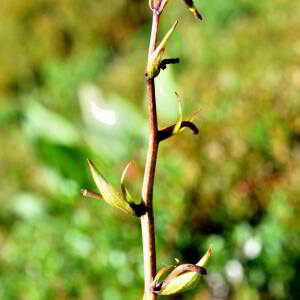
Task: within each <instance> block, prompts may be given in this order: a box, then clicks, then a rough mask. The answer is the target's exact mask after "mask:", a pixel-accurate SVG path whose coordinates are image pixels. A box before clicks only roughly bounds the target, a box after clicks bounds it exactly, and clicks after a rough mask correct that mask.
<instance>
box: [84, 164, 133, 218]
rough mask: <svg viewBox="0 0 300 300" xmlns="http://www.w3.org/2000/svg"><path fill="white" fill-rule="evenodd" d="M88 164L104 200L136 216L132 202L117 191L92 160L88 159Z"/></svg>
mask: <svg viewBox="0 0 300 300" xmlns="http://www.w3.org/2000/svg"><path fill="white" fill-rule="evenodd" d="M88 164H89V168H90V170H91V172H92V176H93V179H94V182H95V184H96V186H97V188H98V190H99V192H100V194H101V196H102V197H103V200H104V201H106V202H107V203H108V204H110V205H112V206H114V207H117V208H118V209H120V210H122V211H123V212H124V213H126V214H128V215H130V216H135V212H134V210H133V209H132V207H131V206H130V204H129V203H128V202H127V201H126V200H125V199H124V197H123V196H122V194H120V193H119V192H117V191H116V190H115V188H114V187H113V186H112V185H110V184H109V183H108V182H107V181H106V180H105V178H104V177H103V176H102V174H101V173H100V172H99V171H98V170H97V169H96V168H95V166H94V165H93V163H92V161H90V160H88Z"/></svg>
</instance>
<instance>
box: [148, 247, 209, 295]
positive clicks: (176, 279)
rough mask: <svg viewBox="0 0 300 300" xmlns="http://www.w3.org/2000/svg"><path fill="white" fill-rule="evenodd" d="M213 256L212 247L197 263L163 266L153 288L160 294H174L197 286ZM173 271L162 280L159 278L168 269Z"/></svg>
mask: <svg viewBox="0 0 300 300" xmlns="http://www.w3.org/2000/svg"><path fill="white" fill-rule="evenodd" d="M210 256H211V249H208V251H207V252H206V254H205V255H204V256H203V257H202V258H201V259H200V261H199V262H198V263H197V264H196V265H192V264H184V265H172V266H167V267H165V268H163V269H162V270H161V271H160V272H158V273H157V275H156V277H155V279H154V281H153V283H152V290H153V292H154V293H157V294H159V295H173V294H178V293H182V292H185V291H188V290H191V289H193V288H195V287H196V286H197V284H198V283H199V281H200V279H201V277H202V275H205V274H206V270H205V269H204V266H205V265H206V264H207V261H208V259H209V257H210ZM171 269H173V271H172V272H171V273H170V274H169V275H168V276H167V277H166V279H165V280H164V281H162V282H159V279H160V278H161V277H162V276H163V275H164V274H165V273H166V272H168V271H170V270H171Z"/></svg>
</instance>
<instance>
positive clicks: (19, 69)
mask: <svg viewBox="0 0 300 300" xmlns="http://www.w3.org/2000/svg"><path fill="white" fill-rule="evenodd" d="M195 4H196V5H197V6H198V7H199V8H200V10H201V11H202V13H203V16H204V21H203V22H197V21H195V20H194V19H193V18H192V17H191V15H190V14H189V12H188V11H187V9H186V8H185V6H184V3H183V1H170V4H169V6H168V9H167V13H166V14H165V15H164V16H163V17H162V32H166V30H167V29H168V28H169V27H170V25H171V24H172V23H173V21H174V20H175V19H179V26H178V28H177V30H176V32H175V34H174V36H173V37H172V41H171V42H170V43H169V48H168V54H169V56H173V57H174V56H178V55H179V56H180V58H181V63H180V64H179V65H175V66H172V67H169V68H168V69H167V70H166V71H164V72H163V73H162V75H161V76H160V77H159V79H158V89H157V96H158V115H159V122H160V125H161V126H164V125H169V124H170V123H171V122H172V123H173V122H175V121H176V120H177V118H178V116H177V100H176V97H175V96H174V91H177V92H178V93H179V94H180V95H181V97H182V98H183V99H184V100H183V111H184V115H185V116H186V117H188V116H190V115H191V114H192V112H193V111H195V110H197V109H200V110H201V113H200V115H199V117H198V121H197V122H198V126H199V128H200V133H199V135H198V136H196V137H194V136H192V135H191V134H190V132H188V131H185V132H184V133H183V134H181V135H180V136H176V137H174V138H172V139H170V140H168V141H167V142H165V143H162V145H161V147H160V150H159V160H158V166H157V173H156V185H155V195H154V199H155V201H154V204H155V210H156V230H157V255H158V268H161V267H162V266H164V265H166V264H169V263H172V262H174V258H175V257H176V258H179V259H180V260H181V261H182V262H190V263H195V262H196V261H197V260H198V258H199V257H200V256H201V255H202V254H203V253H204V251H205V250H206V249H207V247H208V246H211V247H212V249H213V258H212V260H211V263H210V265H209V267H208V269H209V275H208V276H207V277H206V282H203V284H202V286H201V287H199V288H198V289H196V290H195V291H192V292H190V293H188V294H185V295H184V296H180V295H179V296H176V297H173V298H172V297H170V298H169V299H183V298H184V299H193V300H202V299H239V300H243V299H245V300H246V299H251V300H253V299H298V298H299V294H300V287H299V278H300V274H299V273H300V271H299V270H300V254H299V253H300V218H299V217H300V210H299V207H300V40H299V36H300V19H299V16H300V2H299V1H284V0H272V1H268V0H256V1H253V0H227V1H223V0H213V1H204V0H198V1H197V0H195ZM150 16H151V15H150V11H149V10H148V1H146V0H114V1H108V0H101V1H99V0H98V1H97V0H84V1H83V0H76V1H71V0H52V1H50V0H26V1H19V0H1V9H0V40H1V47H0V65H1V71H0V145H1V150H0V186H1V189H0V207H1V209H0V298H1V299H7V300H13V299H22V300H37V299H38V300H40V299H41V300H42V299H43V300H44V299H47V300H48V299H55V300H62V299H85V300H93V299H103V300H111V299H114V300H121V299H141V297H142V293H143V265H142V263H143V259H142V244H141V234H140V225H139V222H138V220H135V219H130V218H127V217H126V216H123V215H122V214H119V212H118V211H116V210H114V209H113V208H111V207H109V206H107V205H106V204H105V203H104V202H103V203H102V202H98V201H96V200H89V199H86V198H83V197H81V196H80V194H79V190H80V188H82V187H87V188H90V189H95V186H94V185H93V183H92V178H91V175H90V174H89V171H88V167H87V163H86V158H87V157H89V158H91V159H93V160H94V161H95V164H96V165H97V167H98V168H99V169H100V170H102V172H103V174H105V176H106V177H107V178H109V179H110V180H111V181H113V182H114V183H115V184H118V183H119V178H120V175H121V173H122V170H123V168H124V166H125V165H126V164H127V162H128V161H129V160H131V159H134V160H135V162H136V165H135V167H133V168H131V170H130V172H129V176H128V177H127V182H128V184H129V185H130V189H131V190H132V191H133V193H134V194H135V196H136V198H137V200H138V199H139V191H140V190H141V181H142V175H143V166H144V162H145V151H146V144H147V111H146V101H145V90H144V78H143V73H144V68H145V64H146V57H147V48H148V38H149V33H150V24H151V20H150V19H151V17H150Z"/></svg>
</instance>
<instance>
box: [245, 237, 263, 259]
mask: <svg viewBox="0 0 300 300" xmlns="http://www.w3.org/2000/svg"><path fill="white" fill-rule="evenodd" d="M261 248H262V245H261V243H260V241H258V240H257V239H256V238H250V239H248V240H247V241H246V243H245V244H244V254H245V256H246V257H248V258H250V259H255V258H256V257H257V256H259V254H260V252H261Z"/></svg>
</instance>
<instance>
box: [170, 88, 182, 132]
mask: <svg viewBox="0 0 300 300" xmlns="http://www.w3.org/2000/svg"><path fill="white" fill-rule="evenodd" d="M175 95H176V96H177V99H178V111H179V121H178V122H177V123H176V125H175V127H174V129H173V133H172V134H173V135H174V134H176V133H178V132H180V131H181V130H180V127H181V123H182V108H181V100H180V98H179V95H178V94H177V93H176V92H175Z"/></svg>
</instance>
